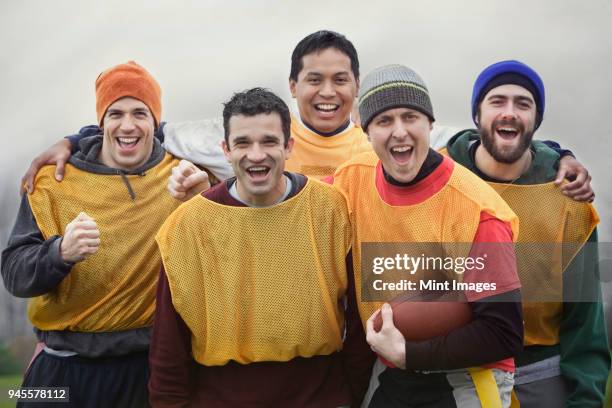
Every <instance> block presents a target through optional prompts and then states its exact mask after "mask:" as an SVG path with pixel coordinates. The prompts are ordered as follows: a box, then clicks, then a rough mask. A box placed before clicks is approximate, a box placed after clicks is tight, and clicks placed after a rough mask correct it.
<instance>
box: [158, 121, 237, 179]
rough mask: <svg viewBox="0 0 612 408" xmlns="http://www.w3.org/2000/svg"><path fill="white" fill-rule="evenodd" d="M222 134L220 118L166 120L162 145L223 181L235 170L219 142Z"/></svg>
mask: <svg viewBox="0 0 612 408" xmlns="http://www.w3.org/2000/svg"><path fill="white" fill-rule="evenodd" d="M224 136H225V131H224V130H223V119H222V118H212V119H200V120H195V121H192V122H175V123H168V124H167V125H166V126H165V127H164V137H165V140H164V148H165V149H166V151H168V153H171V154H172V155H174V156H176V157H180V158H182V159H186V160H189V161H190V162H192V163H195V164H197V165H198V166H200V167H204V168H206V169H207V170H209V171H210V172H211V173H212V174H213V175H214V176H215V177H216V178H217V179H218V180H225V179H227V178H230V177H232V176H233V175H234V171H233V170H232V166H231V165H230V164H229V163H228V161H227V159H226V158H225V155H224V154H223V150H222V149H221V147H220V145H219V144H220V142H221V141H222V140H223V139H224Z"/></svg>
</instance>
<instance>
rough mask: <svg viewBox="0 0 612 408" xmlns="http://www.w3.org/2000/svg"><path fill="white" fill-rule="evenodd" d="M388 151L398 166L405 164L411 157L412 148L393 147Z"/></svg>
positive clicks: (405, 146)
mask: <svg viewBox="0 0 612 408" xmlns="http://www.w3.org/2000/svg"><path fill="white" fill-rule="evenodd" d="M389 151H390V153H391V156H392V157H393V159H394V160H395V161H396V162H397V163H398V164H405V163H407V162H408V161H409V160H410V158H411V157H412V152H413V146H407V145H403V146H393V147H392V148H391V149H390V150H389Z"/></svg>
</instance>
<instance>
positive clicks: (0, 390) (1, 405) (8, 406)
mask: <svg viewBox="0 0 612 408" xmlns="http://www.w3.org/2000/svg"><path fill="white" fill-rule="evenodd" d="M22 379H23V376H22V375H21V374H17V375H2V376H0V408H12V407H14V406H15V404H16V403H17V400H14V399H13V400H11V399H9V397H8V390H9V389H13V390H14V389H16V388H17V387H19V386H20V385H21V380H22Z"/></svg>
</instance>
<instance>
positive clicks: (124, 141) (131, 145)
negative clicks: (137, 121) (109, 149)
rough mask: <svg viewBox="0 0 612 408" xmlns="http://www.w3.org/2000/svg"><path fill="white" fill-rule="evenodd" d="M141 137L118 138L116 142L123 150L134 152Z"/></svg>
mask: <svg viewBox="0 0 612 408" xmlns="http://www.w3.org/2000/svg"><path fill="white" fill-rule="evenodd" d="M140 139H141V138H140V137H117V138H115V141H116V142H117V144H118V145H119V148H120V149H121V150H128V151H129V150H134V149H135V148H136V146H137V145H138V143H139V142H140Z"/></svg>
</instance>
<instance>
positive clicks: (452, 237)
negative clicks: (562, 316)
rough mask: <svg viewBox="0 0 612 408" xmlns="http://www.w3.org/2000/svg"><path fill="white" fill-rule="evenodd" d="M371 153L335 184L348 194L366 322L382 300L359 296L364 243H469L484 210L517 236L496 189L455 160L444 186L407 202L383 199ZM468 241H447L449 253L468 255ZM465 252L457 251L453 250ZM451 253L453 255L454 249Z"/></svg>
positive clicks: (356, 161) (514, 220) (362, 313)
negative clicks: (397, 203)
mask: <svg viewBox="0 0 612 408" xmlns="http://www.w3.org/2000/svg"><path fill="white" fill-rule="evenodd" d="M378 161H379V159H378V157H377V156H376V154H375V153H374V152H369V153H364V154H362V155H359V156H358V157H356V158H355V159H353V160H351V161H349V162H348V163H346V164H345V165H343V166H342V167H340V168H339V169H338V171H337V172H336V174H335V175H334V185H335V186H337V187H338V188H339V189H340V190H341V191H343V192H344V194H345V195H346V197H347V201H348V208H349V214H350V216H351V222H352V225H353V228H354V232H353V265H354V270H355V286H356V289H357V296H358V297H357V298H358V300H360V301H359V313H360V316H361V319H362V322H363V324H364V327H365V322H366V321H367V319H368V318H369V317H370V316H371V315H372V313H374V312H375V311H376V310H377V309H378V308H380V307H381V306H382V303H381V302H366V301H364V300H363V296H362V288H361V282H362V278H363V277H362V265H361V251H362V247H361V244H362V243H367V242H382V243H388V242H423V243H433V242H440V243H469V244H471V243H472V242H473V240H474V236H475V235H476V230H477V229H478V225H479V222H480V213H481V212H483V211H484V212H487V213H489V214H491V215H493V216H494V217H496V218H498V219H500V220H502V221H505V222H508V223H510V225H511V227H512V230H513V235H514V236H517V234H518V219H517V217H516V215H515V214H514V213H513V212H512V211H511V210H510V208H509V207H508V206H507V205H506V204H505V203H504V201H503V200H502V199H501V198H500V197H499V195H497V194H496V193H495V191H494V190H493V189H492V188H491V187H489V186H488V185H486V183H484V182H483V181H482V180H480V179H479V178H477V177H476V176H475V175H474V174H472V173H471V172H470V171H469V170H467V169H465V168H464V167H462V166H461V165H459V164H457V163H455V166H454V169H453V173H452V175H451V177H450V179H449V181H448V183H447V185H446V186H444V187H443V188H442V190H440V191H439V192H438V193H436V194H435V195H433V196H432V197H431V198H429V199H427V200H426V201H424V202H422V203H419V204H416V205H410V206H392V205H389V204H387V203H385V202H384V201H383V200H382V199H381V198H380V195H379V193H378V191H377V189H376V185H375V184H376V183H375V178H376V165H377V163H378ZM469 248H470V245H461V246H454V247H453V246H452V245H448V248H446V249H445V250H448V251H450V252H451V256H453V257H457V256H467V255H468V253H469ZM459 250H460V251H465V252H467V253H457V251H459ZM453 252H454V253H453Z"/></svg>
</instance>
